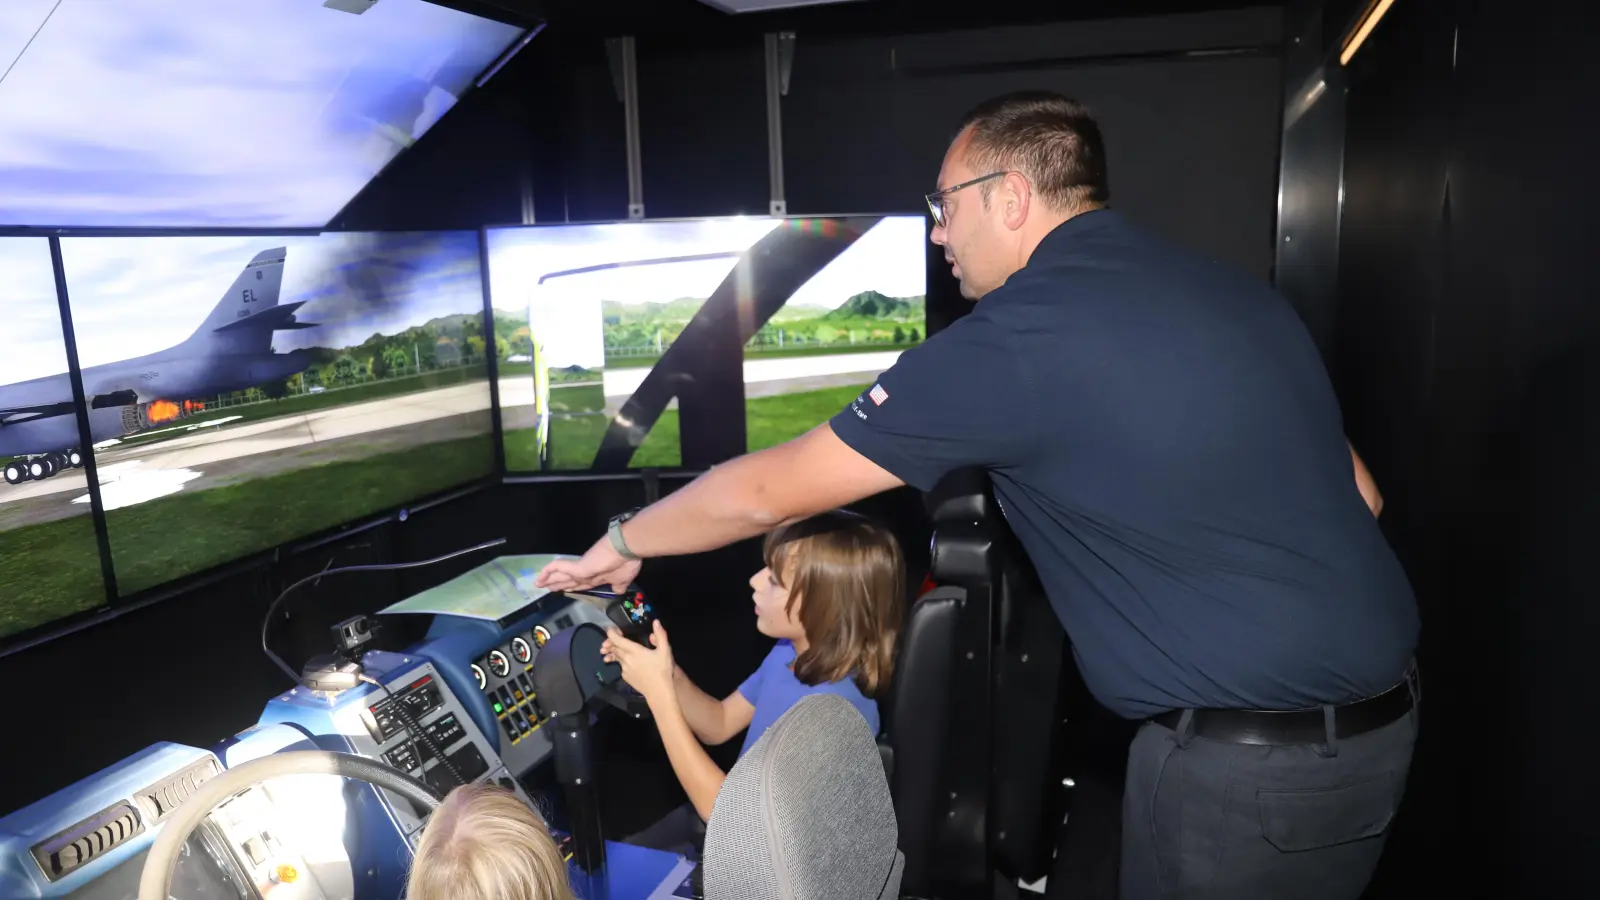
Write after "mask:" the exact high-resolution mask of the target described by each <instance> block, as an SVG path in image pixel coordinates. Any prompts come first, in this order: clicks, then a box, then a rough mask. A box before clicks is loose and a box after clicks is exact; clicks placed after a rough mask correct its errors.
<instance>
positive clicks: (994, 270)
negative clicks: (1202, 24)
mask: <svg viewBox="0 0 1600 900" xmlns="http://www.w3.org/2000/svg"><path fill="white" fill-rule="evenodd" d="M1106 185H1107V181H1106V166H1105V156H1104V149H1103V145H1102V142H1101V138H1100V133H1099V129H1098V126H1097V125H1096V124H1095V122H1094V120H1093V119H1092V118H1091V117H1090V115H1089V113H1088V112H1087V111H1086V110H1085V109H1084V108H1083V107H1081V106H1079V105H1078V104H1076V103H1073V102H1072V101H1070V100H1067V99H1065V98H1063V97H1059V96H1056V95H1053V94H1047V93H1025V94H1015V95H1009V96H1006V97H1002V98H999V99H997V100H994V101H991V102H989V103H986V104H984V105H983V106H981V107H979V108H978V109H976V110H974V111H973V112H972V113H971V114H969V115H968V117H967V118H966V120H965V122H964V123H963V126H962V129H961V131H960V133H959V134H958V136H957V137H956V139H955V141H954V143H953V144H952V145H951V146H950V149H949V152H948V153H947V154H946V156H945V160H944V165H943V167H942V169H941V170H940V173H939V186H940V189H939V190H938V191H936V192H935V193H933V194H931V195H929V197H928V203H929V207H930V208H931V210H932V212H933V217H934V223H935V227H934V229H933V236H932V239H933V241H934V242H935V243H936V244H938V245H940V246H942V247H944V248H945V256H946V258H947V259H948V260H949V261H950V263H951V267H952V271H953V272H954V273H955V275H956V277H958V278H959V279H960V281H961V287H962V292H963V294H964V295H965V296H967V297H968V298H970V299H972V300H975V301H979V302H978V303H977V306H976V307H975V309H974V310H973V312H972V313H971V315H968V316H966V317H964V318H963V319H961V320H959V321H957V322H956V323H955V324H953V325H951V326H950V327H949V328H947V329H945V330H944V331H943V332H941V333H939V334H938V335H936V336H934V337H933V338H930V339H929V340H928V341H927V342H926V343H925V344H924V345H922V346H921V347H918V348H916V349H913V350H910V351H907V352H906V353H905V354H904V355H902V356H901V358H900V360H899V362H898V363H896V365H895V366H894V368H892V369H890V370H889V371H888V372H885V373H884V374H883V376H882V377H881V378H880V379H879V381H878V383H877V385H875V386H874V388H873V389H872V390H870V391H868V392H867V393H865V394H863V395H862V396H861V397H859V398H858V399H857V400H856V401H855V402H854V403H853V404H851V406H850V407H849V408H848V409H846V410H844V411H843V412H841V413H840V414H839V415H837V416H836V417H834V419H833V420H832V421H831V422H830V423H828V424H826V425H823V426H821V427H819V428H817V429H816V430H814V431H812V432H811V433H809V434H807V435H805V436H803V437H800V438H798V439H796V440H794V441H792V442H790V443H788V444H785V445H782V446H780V447H775V448H772V449H770V450H766V451H762V452H760V453H756V454H752V455H750V456H746V457H743V458H741V459H738V460H734V461H732V462H730V463H728V464H726V465H724V466H720V467H718V468H716V469H713V470H712V471H710V472H708V473H706V475H704V476H703V477H701V478H700V479H699V480H697V481H696V482H695V483H693V484H691V485H689V486H688V487H686V488H684V489H683V490H680V491H678V492H677V493H675V494H672V495H671V496H669V497H668V498H666V499H664V500H662V501H661V502H659V503H657V504H655V505H654V506H652V507H650V508H648V509H645V510H644V511H642V512H640V513H639V514H638V515H637V516H636V517H633V518H631V519H629V520H626V521H622V522H619V523H617V524H614V525H613V527H612V529H611V531H610V532H609V533H608V535H607V536H606V537H604V538H602V539H601V540H600V541H599V542H597V543H596V544H595V545H594V547H593V548H592V549H591V550H589V552H588V553H587V554H585V555H584V557H583V558H582V559H581V560H577V561H573V562H570V563H566V562H564V563H555V564H552V565H551V566H550V567H549V568H548V569H546V570H545V572H543V573H542V574H541V576H540V578H541V583H543V584H545V585H547V586H549V587H551V588H555V589H561V588H568V587H585V586H590V585H594V584H597V583H601V582H610V583H612V584H614V585H622V584H624V583H626V582H628V581H629V580H630V579H632V578H633V576H634V575H635V574H636V573H637V572H638V562H637V561H636V560H634V559H633V558H632V557H651V556H667V555H674V554H683V553H695V552H700V551H705V550H711V549H714V548H717V547H721V546H724V545H726V544H729V543H732V542H734V541H737V540H741V539H744V538H748V537H751V536H754V535H757V534H760V533H762V532H764V531H766V530H768V529H770V528H772V527H774V526H776V525H778V524H779V523H781V522H785V521H790V520H793V519H797V518H800V517H802V516H806V515H810V514H812V513H815V512H818V511H821V510H825V509H832V508H834V507H837V506H843V505H845V504H848V503H851V502H853V501H855V500H859V499H861V498H863V497H866V496H869V495H871V494H875V493H877V492H879V491H883V490H887V489H889V488H893V487H896V486H899V485H901V484H910V485H912V486H914V487H917V488H919V489H922V490H927V489H930V488H932V487H933V486H934V484H935V483H936V482H937V481H938V480H939V478H940V477H941V476H943V475H944V474H945V473H946V472H948V471H950V470H952V469H955V468H958V467H966V466H983V467H985V468H987V469H988V470H989V472H990V474H991V476H992V480H993V483H994V490H995V493H996V495H997V498H998V499H999V501H1000V505H1001V508H1002V509H1003V510H1004V513H1005V516H1006V519H1007V521H1008V523H1009V524H1010V526H1011V528H1012V530H1013V531H1014V532H1015V533H1016V535H1017V537H1018V539H1019V540H1020V541H1021V543H1022V544H1023V546H1024V547H1025V548H1026V550H1027V551H1028V555H1029V556H1030V557H1031V559H1032V561H1033V563H1034V565H1035V567H1036V568H1037V570H1038V572H1039V575H1040V577H1041V579H1042V581H1043V583H1044V585H1045V588H1046V592H1047V594H1048V595H1049V598H1050V601H1051V604H1052V605H1053V606H1054V608H1055V610H1056V612H1057V614H1058V615H1059V616H1060V618H1061V621H1062V623H1063V625H1064V626H1065V627H1066V629H1067V632H1068V634H1069V636H1070V637H1071V639H1072V644H1073V649H1074V653H1075V655H1076V657H1077V661H1078V664H1079V668H1080V670H1081V671H1082V673H1083V676H1084V680H1085V682H1086V683H1087V684H1088V686H1089V688H1090V689H1091V690H1092V691H1093V692H1094V694H1095V696H1096V698H1097V699H1098V700H1099V701H1100V702H1101V703H1102V704H1104V705H1105V706H1106V707H1107V708H1109V709H1110V710H1111V711H1113V712H1115V713H1117V714H1119V715H1122V716H1124V717H1127V718H1130V719H1135V720H1146V722H1145V724H1144V725H1143V726H1142V727H1141V728H1140V730H1139V733H1138V737H1137V738H1136V739H1135V740H1134V742H1133V745H1132V747H1131V748H1130V750H1129V756H1128V777H1127V786H1126V790H1125V794H1124V798H1123V835H1124V837H1123V853H1122V873H1121V885H1122V897H1123V898H1124V900H1143V898H1153V897H1157V896H1183V897H1219V898H1221V897H1227V898H1235V897H1252V898H1275V897H1295V898H1350V900H1354V898H1356V897H1359V896H1360V894H1361V892H1362V889H1363V888H1364V886H1365V885H1366V882H1367V881H1368V879H1369V877H1370V875H1371V873H1372V870H1373V868H1374V866H1375V865H1376V862H1377V859H1378V856H1379V854H1380V853H1381V851H1382V846H1383V842H1384V838H1385V835H1386V833H1387V827H1388V823H1389V821H1390V819H1391V818H1392V816H1393V814H1394V812H1395V810H1396V808H1397V807H1398V804H1399V799H1400V796H1401V793H1402V790H1403V788H1404V784H1405V780H1406V776H1407V773H1408V771H1409V767H1410V760H1411V752H1412V746H1413V743H1414V741H1415V735H1416V713H1415V709H1414V708H1415V702H1416V693H1415V678H1414V671H1413V669H1412V654H1413V652H1414V648H1415V645H1416V639H1417V632H1418V628H1419V625H1418V619H1417V611H1416V604H1415V600H1414V598H1413V596H1412V593H1411V589H1410V586H1409V584H1408V583H1407V581H1406V577H1405V574H1404V572H1403V571H1402V570H1401V568H1400V566H1399V564H1398V563H1397V561H1396V559H1395V557H1394V555H1393V553H1392V552H1391V551H1390V548H1389V547H1388V545H1387V543H1386V542H1385V540H1384V537H1383V535H1382V533H1381V531H1380V530H1379V529H1378V527H1377V524H1376V522H1375V521H1374V515H1375V512H1376V510H1377V508H1378V503H1379V502H1380V501H1379V498H1378V495H1377V491H1376V487H1375V486H1374V485H1372V483H1371V479H1370V476H1368V475H1367V474H1366V470H1365V467H1362V466H1360V465H1359V459H1358V458H1356V457H1355V455H1354V451H1353V450H1352V449H1350V447H1349V445H1348V444H1347V442H1346V441H1345V439H1344V436H1343V428H1342V424H1341V416H1340V410H1339V406H1338V402H1337V400H1336V398H1335V396H1334V393H1333V390H1332V388H1331V386H1330V384H1329V380H1328V377H1327V374H1326V372H1325V370H1324V368H1323V366H1322V363H1321V360H1320V358H1319V356H1318V354H1317V350H1316V348H1315V346H1314V345H1313V344H1312V342H1311V340H1310V339H1309V336H1308V335H1307V333H1306V331H1305V328H1304V327H1303V325H1302V324H1301V322H1300V321H1299V319H1298V318H1297V316H1296V315H1295V313H1294V311H1293V309H1291V308H1290V306H1289V304H1288V303H1287V302H1285V301H1284V300H1283V298H1282V297H1280V296H1279V295H1277V294H1276V293H1275V292H1273V291H1272V290H1271V289H1270V288H1268V287H1266V286H1265V285H1262V284H1259V283H1257V282H1256V281H1254V280H1253V279H1249V278H1245V277H1243V276H1241V275H1239V274H1236V273H1234V272H1232V271H1229V270H1228V269H1226V268H1224V267H1223V266H1221V265H1219V264H1216V263H1214V262H1211V261H1209V260H1206V259H1202V258H1199V257H1196V256H1193V255H1190V254H1188V253H1186V252H1184V251H1181V250H1179V249H1177V248H1175V247H1172V246H1169V245H1167V244H1165V243H1163V242H1161V241H1159V240H1157V239H1156V238H1154V237H1152V236H1150V235H1148V234H1146V233H1144V232H1142V231H1140V230H1138V229H1137V228H1135V227H1134V226H1133V225H1132V224H1130V223H1129V222H1128V221H1127V220H1126V219H1124V218H1123V217H1122V216H1121V215H1120V214H1118V213H1116V212H1113V211H1111V210H1110V209H1108V208H1106V203H1107V198H1108V190H1107V186H1106ZM1358 473H1359V474H1358Z"/></svg>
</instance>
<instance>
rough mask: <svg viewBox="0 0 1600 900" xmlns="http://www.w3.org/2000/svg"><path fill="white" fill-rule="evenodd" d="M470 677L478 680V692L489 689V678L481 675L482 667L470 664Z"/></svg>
mask: <svg viewBox="0 0 1600 900" xmlns="http://www.w3.org/2000/svg"><path fill="white" fill-rule="evenodd" d="M472 677H473V678H476V679H478V690H480V691H486V690H488V689H489V676H487V675H485V674H483V667H482V666H480V665H478V664H477V663H473V664H472Z"/></svg>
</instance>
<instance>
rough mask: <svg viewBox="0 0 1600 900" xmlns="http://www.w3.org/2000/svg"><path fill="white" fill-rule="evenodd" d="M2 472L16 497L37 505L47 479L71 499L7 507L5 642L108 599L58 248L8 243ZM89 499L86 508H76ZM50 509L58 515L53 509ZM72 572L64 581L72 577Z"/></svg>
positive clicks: (0, 583)
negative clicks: (59, 289) (82, 448)
mask: <svg viewBox="0 0 1600 900" xmlns="http://www.w3.org/2000/svg"><path fill="white" fill-rule="evenodd" d="M0 272H3V273H4V276H3V279H0V315H3V316H4V317H5V323H6V324H5V327H4V329H0V385H3V386H0V466H3V468H4V472H5V478H6V481H7V482H8V484H5V485H0V491H3V492H4V493H5V494H6V496H7V497H8V498H15V499H17V500H24V501H26V500H28V499H30V498H32V499H35V500H36V499H37V498H38V497H40V496H42V492H41V490H40V488H41V487H42V486H43V484H44V482H41V481H34V480H32V479H31V475H30V472H29V469H30V467H31V468H32V470H33V472H35V473H37V474H38V475H39V476H41V477H44V476H45V475H46V473H49V481H51V482H53V483H54V484H57V485H63V486H65V489H66V491H67V492H68V493H67V496H68V498H69V502H65V503H49V504H43V505H40V508H39V509H38V511H37V512H33V513H30V512H28V511H27V507H28V506H29V503H27V502H24V503H23V504H22V505H20V506H19V505H12V504H9V503H0V639H4V638H6V637H8V636H10V635H14V634H16V633H17V632H20V631H25V630H27V629H29V628H34V627H36V626H39V625H44V624H46V623H48V622H50V621H53V620H55V619H58V618H61V617H62V616H66V615H71V614H72V613H76V612H82V611H84V610H87V609H93V608H95V607H97V606H101V605H103V604H104V603H105V602H106V589H105V582H104V580H103V579H102V578H101V577H100V548H99V545H98V544H97V543H96V540H95V534H94V520H93V519H92V518H91V517H90V515H89V513H90V509H89V503H88V499H87V492H88V488H89V484H88V481H87V480H85V478H84V475H83V469H82V468H80V465H81V463H82V457H81V455H80V454H77V453H75V452H74V453H71V455H70V456H68V454H65V453H62V451H74V450H75V448H76V447H77V446H78V445H79V443H80V439H79V432H78V418H77V414H76V407H75V406H74V405H73V402H72V385H71V383H70V382H69V381H68V379H67V375H66V374H65V373H66V371H67V345H66V342H65V341H64V340H63V339H62V332H61V307H60V305H59V304H58V303H57V301H56V282H55V273H54V272H53V271H52V270H51V267H50V245H49V243H48V242H47V241H46V240H45V239H44V238H0ZM78 498H83V502H77V503H74V502H70V501H71V500H76V499H78ZM46 506H47V507H48V508H46ZM63 573H64V574H63Z"/></svg>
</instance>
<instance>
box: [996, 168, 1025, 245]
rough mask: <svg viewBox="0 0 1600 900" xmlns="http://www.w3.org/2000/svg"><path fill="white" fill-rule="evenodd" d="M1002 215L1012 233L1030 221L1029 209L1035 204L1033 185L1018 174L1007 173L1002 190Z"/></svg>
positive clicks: (1000, 198)
mask: <svg viewBox="0 0 1600 900" xmlns="http://www.w3.org/2000/svg"><path fill="white" fill-rule="evenodd" d="M999 193H1000V197H999V198H997V199H999V200H1000V201H1001V204H1002V207H1001V214H1002V216H1003V218H1004V221H1005V223H1006V227H1007V228H1009V229H1010V230H1012V231H1016V230H1017V229H1019V228H1021V227H1022V224H1023V223H1024V222H1026V221H1028V209H1029V207H1030V206H1031V205H1032V204H1033V185H1031V184H1029V183H1028V179H1026V178H1023V177H1022V175H1021V174H1019V173H1017V172H1007V173H1006V177H1005V180H1004V181H1003V182H1002V186H1001V188H1000V191H999Z"/></svg>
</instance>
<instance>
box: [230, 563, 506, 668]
mask: <svg viewBox="0 0 1600 900" xmlns="http://www.w3.org/2000/svg"><path fill="white" fill-rule="evenodd" d="M505 542H506V539H505V538H495V539H494V540H492V541H484V542H483V543H481V544H477V545H474V546H472V547H468V548H466V549H464V550H456V551H453V552H450V553H446V554H445V555H443V556H435V557H434V558H433V559H424V560H419V561H417V562H404V563H383V564H379V565H366V566H340V567H339V568H337V569H323V570H322V571H320V572H318V573H316V574H315V575H307V576H306V577H304V578H302V579H300V580H299V581H296V582H295V583H294V584H291V585H289V586H288V587H286V588H284V589H283V593H281V594H279V595H278V598H277V599H276V600H273V601H272V605H271V606H268V607H267V614H266V616H264V617H263V618H262V620H261V652H263V653H265V654H266V655H267V658H268V659H270V660H272V661H273V662H274V663H276V664H277V666H278V668H280V669H282V670H283V671H284V673H285V674H287V675H288V676H289V679H290V680H291V681H293V682H294V683H295V684H299V683H300V681H301V679H300V675H299V674H297V673H296V672H295V671H294V670H293V669H291V668H289V664H288V663H286V662H284V661H283V658H282V657H280V656H278V654H276V653H273V652H272V648H271V647H268V646H267V626H268V625H270V624H271V623H272V614H273V613H275V612H277V611H278V604H280V603H282V602H283V598H285V597H287V596H289V593H290V592H291V591H293V590H294V589H295V588H297V587H299V586H300V585H302V584H305V583H306V582H308V581H316V580H318V579H320V578H322V577H323V576H324V575H334V574H337V573H340V572H390V571H394V570H397V569H419V568H421V567H423V566H431V565H433V564H434V563H441V562H444V561H445V560H447V559H455V558H456V557H458V556H466V555H467V554H468V553H476V552H478V551H479V550H487V549H489V548H490V547H498V546H500V545H501V544H504V543H505ZM385 690H388V688H385Z"/></svg>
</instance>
